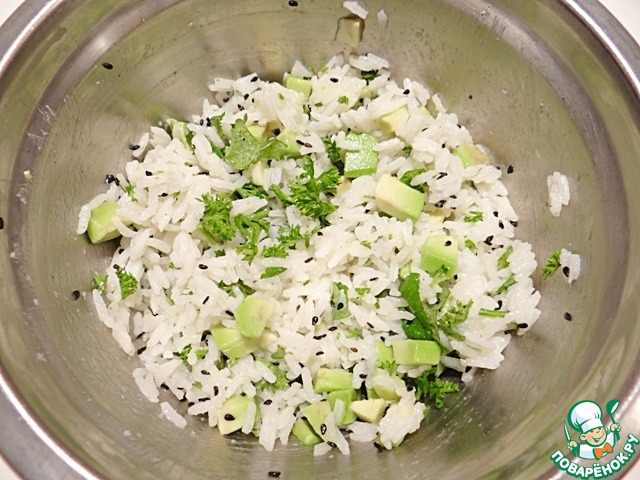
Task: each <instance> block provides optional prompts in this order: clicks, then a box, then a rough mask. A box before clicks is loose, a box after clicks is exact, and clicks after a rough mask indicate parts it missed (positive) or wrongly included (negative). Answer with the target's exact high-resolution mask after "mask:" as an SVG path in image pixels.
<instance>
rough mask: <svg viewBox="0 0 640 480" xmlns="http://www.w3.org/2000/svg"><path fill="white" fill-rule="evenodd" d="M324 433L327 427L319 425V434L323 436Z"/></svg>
mask: <svg viewBox="0 0 640 480" xmlns="http://www.w3.org/2000/svg"><path fill="white" fill-rule="evenodd" d="M325 433H327V426H326V425H325V424H324V423H323V424H322V425H320V434H321V435H324V434H325Z"/></svg>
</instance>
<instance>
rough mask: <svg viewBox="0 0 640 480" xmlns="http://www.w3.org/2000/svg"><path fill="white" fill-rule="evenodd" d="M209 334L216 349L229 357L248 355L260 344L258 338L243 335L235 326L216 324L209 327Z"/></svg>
mask: <svg viewBox="0 0 640 480" xmlns="http://www.w3.org/2000/svg"><path fill="white" fill-rule="evenodd" d="M211 335H212V336H213V340H214V341H215V342H216V345H217V347H218V349H219V350H220V351H221V352H222V353H224V354H225V355H226V356H227V357H229V358H231V359H236V358H242V357H244V356H246V355H249V354H250V353H252V352H254V351H256V350H258V348H259V346H260V342H259V339H255V338H248V337H245V336H244V335H242V334H241V333H240V330H238V329H237V328H229V327H225V326H223V325H216V326H215V327H212V328H211Z"/></svg>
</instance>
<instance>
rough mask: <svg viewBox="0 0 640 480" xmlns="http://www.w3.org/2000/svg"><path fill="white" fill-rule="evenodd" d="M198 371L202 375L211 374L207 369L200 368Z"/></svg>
mask: <svg viewBox="0 0 640 480" xmlns="http://www.w3.org/2000/svg"><path fill="white" fill-rule="evenodd" d="M200 373H201V374H202V375H211V372H210V371H209V370H200Z"/></svg>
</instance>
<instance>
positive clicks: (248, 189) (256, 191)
mask: <svg viewBox="0 0 640 480" xmlns="http://www.w3.org/2000/svg"><path fill="white" fill-rule="evenodd" d="M232 195H233V196H234V197H235V198H237V199H240V198H250V197H258V198H267V197H268V195H267V192H266V191H265V189H264V188H262V187H259V186H258V185H255V184H253V183H251V182H248V183H245V184H244V185H243V186H242V187H240V188H238V189H237V190H235V191H234V192H233V194H232Z"/></svg>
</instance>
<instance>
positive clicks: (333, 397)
mask: <svg viewBox="0 0 640 480" xmlns="http://www.w3.org/2000/svg"><path fill="white" fill-rule="evenodd" d="M327 399H328V400H329V406H330V407H331V410H333V409H334V408H335V405H336V401H338V400H342V402H344V411H343V412H342V417H341V418H340V420H339V421H338V422H337V423H338V425H348V424H349V423H353V422H355V421H356V414H355V413H353V411H351V408H349V406H350V405H351V402H353V401H354V400H357V399H358V391H357V390H355V389H353V388H351V389H349V390H336V391H333V392H329V395H327Z"/></svg>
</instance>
